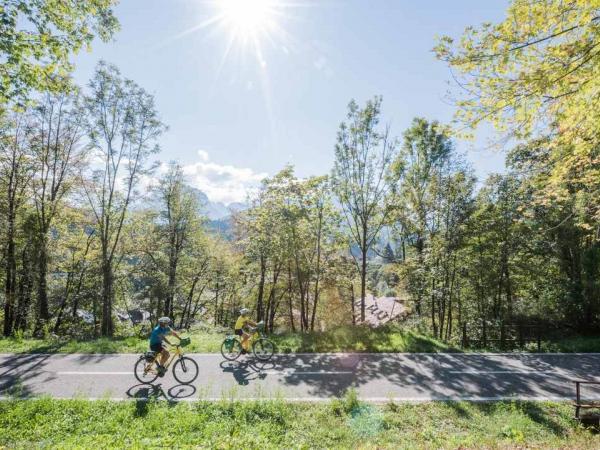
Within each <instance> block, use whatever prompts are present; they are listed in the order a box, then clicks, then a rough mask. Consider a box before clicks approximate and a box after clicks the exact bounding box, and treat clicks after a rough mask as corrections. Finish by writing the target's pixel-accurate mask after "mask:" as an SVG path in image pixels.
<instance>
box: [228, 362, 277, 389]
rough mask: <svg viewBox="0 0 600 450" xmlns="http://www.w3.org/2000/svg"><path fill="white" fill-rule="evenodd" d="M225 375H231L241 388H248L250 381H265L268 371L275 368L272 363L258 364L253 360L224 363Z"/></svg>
mask: <svg viewBox="0 0 600 450" xmlns="http://www.w3.org/2000/svg"><path fill="white" fill-rule="evenodd" d="M220 366H221V369H222V370H223V373H231V374H232V375H233V378H234V379H235V381H236V382H237V384H239V385H240V386H247V385H248V384H249V383H250V381H253V380H264V379H265V378H267V373H266V371H267V370H272V369H274V368H275V364H273V363H271V362H257V361H253V360H249V359H247V360H243V361H223V362H221V364H220Z"/></svg>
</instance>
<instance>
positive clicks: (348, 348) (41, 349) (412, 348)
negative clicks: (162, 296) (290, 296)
mask: <svg viewBox="0 0 600 450" xmlns="http://www.w3.org/2000/svg"><path fill="white" fill-rule="evenodd" d="M189 336H190V337H191V339H192V343H191V345H190V346H189V347H187V348H186V351H188V352H199V353H215V352H219V351H220V349H221V343H222V342H223V339H224V337H225V334H224V333H218V332H211V331H193V332H191V333H189ZM270 338H271V339H273V341H275V344H276V345H277V350H278V351H279V352H281V353H297V352H307V353H313V352H314V353H323V352H444V351H457V350H456V349H453V348H452V347H450V346H448V345H447V344H444V343H442V342H439V341H436V340H435V339H432V338H429V337H427V336H423V335H420V334H418V333H415V332H413V331H406V330H402V329H401V328H400V327H398V326H384V327H379V328H374V329H373V328H369V327H360V326H358V327H351V326H343V327H338V328H336V329H334V330H331V331H327V332H322V333H321V332H319V333H317V332H315V333H304V334H302V333H286V334H281V335H272V336H270ZM147 347H148V340H147V339H140V338H138V337H115V338H112V339H108V338H98V339H93V340H87V341H79V340H74V339H61V338H47V339H29V338H27V339H26V338H21V339H18V338H0V353H137V352H142V351H145V350H147Z"/></svg>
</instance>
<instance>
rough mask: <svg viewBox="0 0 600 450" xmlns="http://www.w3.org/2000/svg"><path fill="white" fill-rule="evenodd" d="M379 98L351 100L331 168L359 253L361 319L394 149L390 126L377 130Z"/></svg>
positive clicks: (385, 205)
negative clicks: (363, 102) (369, 261)
mask: <svg viewBox="0 0 600 450" xmlns="http://www.w3.org/2000/svg"><path fill="white" fill-rule="evenodd" d="M381 101H382V99H381V97H375V98H374V99H372V100H369V101H368V102H367V103H366V105H365V107H364V108H360V107H359V106H358V104H357V103H356V102H355V101H354V100H352V101H351V102H350V104H349V105H348V115H347V118H346V122H342V124H341V125H340V128H339V131H338V136H337V144H336V146H335V162H334V166H333V171H332V184H333V187H334V190H335V192H336V194H337V196H338V198H339V201H340V204H341V206H342V211H343V214H344V216H345V218H346V223H347V225H348V231H349V236H350V242H351V247H354V246H356V247H358V250H359V252H360V255H359V258H358V260H357V261H356V262H357V266H358V270H359V273H360V298H361V312H360V316H361V320H363V321H364V320H365V296H366V289H367V256H368V253H369V250H370V249H371V248H372V246H373V244H374V243H375V241H376V239H377V236H378V234H379V232H380V231H381V228H382V227H383V226H384V224H385V223H386V222H387V220H388V218H389V211H390V200H391V195H389V194H390V192H389V184H388V183H386V178H387V177H388V176H390V163H391V161H392V160H393V158H394V156H395V153H396V147H397V143H396V140H395V139H393V138H391V137H390V130H389V127H385V128H383V129H380V128H379V120H380V115H381ZM351 251H352V249H351ZM352 255H353V256H354V252H353V253H352Z"/></svg>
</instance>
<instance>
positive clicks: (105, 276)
mask: <svg viewBox="0 0 600 450" xmlns="http://www.w3.org/2000/svg"><path fill="white" fill-rule="evenodd" d="M113 283H114V279H113V271H112V265H111V263H110V261H108V260H105V261H103V263H102V325H101V328H100V333H101V334H102V336H107V337H111V336H112V335H113V334H114V331H115V329H114V322H113V317H112V313H113V299H114V290H113V289H114V286H113Z"/></svg>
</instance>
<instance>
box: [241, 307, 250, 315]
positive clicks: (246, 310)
mask: <svg viewBox="0 0 600 450" xmlns="http://www.w3.org/2000/svg"><path fill="white" fill-rule="evenodd" d="M249 313H250V310H249V309H248V308H242V309H240V314H241V315H242V316H245V315H246V314H249Z"/></svg>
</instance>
